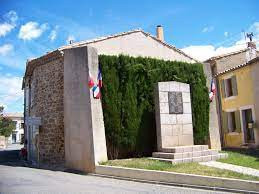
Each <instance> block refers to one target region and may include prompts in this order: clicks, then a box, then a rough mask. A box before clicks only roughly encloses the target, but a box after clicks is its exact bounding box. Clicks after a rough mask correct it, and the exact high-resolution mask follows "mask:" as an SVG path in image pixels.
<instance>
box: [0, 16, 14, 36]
mask: <svg viewBox="0 0 259 194" xmlns="http://www.w3.org/2000/svg"><path fill="white" fill-rule="evenodd" d="M3 18H4V22H3V23H0V37H1V36H5V35H7V34H8V33H9V32H11V31H12V29H14V28H15V26H16V23H15V22H16V21H17V20H18V16H17V14H16V12H15V11H9V12H8V13H7V14H5V15H4V16H3Z"/></svg>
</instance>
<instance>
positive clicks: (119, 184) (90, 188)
mask: <svg viewBox="0 0 259 194" xmlns="http://www.w3.org/2000/svg"><path fill="white" fill-rule="evenodd" d="M14 156H17V152H16V151H13V150H10V149H9V150H8V151H7V150H5V151H3V150H2V151H1V150H0V193H26V194H29V193H184V194H187V193H197V194H198V193H201V194H203V193H223V192H215V191H208V190H200V189H192V188H183V187H174V186H166V185H159V184H150V183H140V182H134V181H126V180H118V179H112V178H104V177H98V176H93V175H79V174H73V173H68V172H61V171H51V170H43V169H36V168H28V167H23V166H22V165H20V162H19V160H18V159H17V158H15V157H14ZM3 157H4V158H3ZM5 159H7V161H5ZM10 160H11V161H10ZM15 163H17V165H15Z"/></svg>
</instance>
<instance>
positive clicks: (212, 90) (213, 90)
mask: <svg viewBox="0 0 259 194" xmlns="http://www.w3.org/2000/svg"><path fill="white" fill-rule="evenodd" d="M211 92H213V94H214V95H215V94H216V85H215V82H214V79H212V80H211Z"/></svg>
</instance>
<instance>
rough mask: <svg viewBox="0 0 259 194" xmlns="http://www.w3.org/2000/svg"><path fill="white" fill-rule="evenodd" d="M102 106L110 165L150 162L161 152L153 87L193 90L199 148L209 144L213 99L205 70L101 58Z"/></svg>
mask: <svg viewBox="0 0 259 194" xmlns="http://www.w3.org/2000/svg"><path fill="white" fill-rule="evenodd" d="M99 64H100V67H101V69H102V76H103V87H102V106H103V113H104V123H105V133H106V141H107V149H108V157H109V158H110V159H115V158H125V157H138V156H149V155H151V153H152V152H153V151H155V150H156V125H155V107H154V95H153V91H154V84H155V83H157V82H160V81H179V82H184V83H188V84H190V86H191V100H192V113H193V127H194V141H195V144H204V143H207V141H208V131H209V98H208V89H207V87H206V78H205V75H204V72H203V68H202V64H189V63H183V62H176V61H164V60H158V59H152V58H143V57H138V58H134V57H129V56H123V55H120V56H105V55H100V56H99Z"/></svg>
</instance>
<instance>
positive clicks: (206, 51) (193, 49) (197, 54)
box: [182, 22, 259, 61]
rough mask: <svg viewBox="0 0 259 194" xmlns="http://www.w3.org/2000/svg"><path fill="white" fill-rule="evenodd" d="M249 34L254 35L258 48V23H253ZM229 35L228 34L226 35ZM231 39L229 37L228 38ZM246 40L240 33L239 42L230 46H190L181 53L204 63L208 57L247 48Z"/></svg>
mask: <svg viewBox="0 0 259 194" xmlns="http://www.w3.org/2000/svg"><path fill="white" fill-rule="evenodd" d="M248 31H249V32H253V33H254V37H253V41H255V42H256V43H257V48H258V47H259V45H258V41H259V22H255V23H253V24H252V25H251V26H250V27H249V29H248ZM228 35H229V34H228ZM230 38H231V37H230ZM247 41H248V39H246V40H245V38H244V35H243V33H240V37H239V40H237V41H235V42H234V43H233V44H232V45H230V46H219V47H215V46H214V45H190V46H187V47H185V48H183V49H182V51H183V52H185V53H186V54H189V55H190V56H192V57H193V58H195V59H198V60H199V61H205V60H206V59H209V58H210V57H213V56H217V55H221V54H226V53H230V52H234V51H238V50H241V49H244V48H246V47H247V44H246V42H247Z"/></svg>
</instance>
